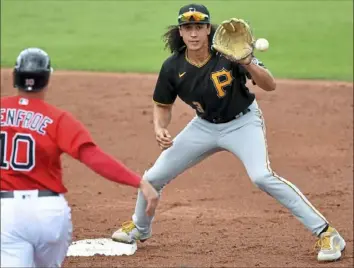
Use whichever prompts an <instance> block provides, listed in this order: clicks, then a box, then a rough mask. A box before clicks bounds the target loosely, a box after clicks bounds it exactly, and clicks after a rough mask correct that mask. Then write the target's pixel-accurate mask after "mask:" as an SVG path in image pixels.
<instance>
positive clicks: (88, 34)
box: [1, 0, 353, 81]
mask: <svg viewBox="0 0 354 268" xmlns="http://www.w3.org/2000/svg"><path fill="white" fill-rule="evenodd" d="M192 2H196V3H200V4H204V5H206V6H207V7H208V9H209V11H210V13H211V18H212V22H213V23H215V24H219V23H220V22H222V21H223V20H226V19H229V18H231V17H238V18H243V19H245V20H247V21H249V22H250V23H251V26H252V27H253V31H254V34H255V37H256V38H260V37H264V38H267V39H268V40H269V42H270V48H269V50H268V51H267V52H256V56H257V57H259V58H260V59H261V60H262V61H264V63H265V64H266V65H267V66H268V67H269V69H271V71H272V73H273V74H274V75H275V76H276V77H282V78H311V79H312V78H313V79H315V78H316V79H319V78H320V79H331V80H332V79H333V80H347V81H352V80H353V1H352V0H317V1H313V0H294V1H292V0H247V1H239V0H238V1H236V0H235V1H225V0H224V1H220V0H218V1H206V0H204V1H203V0H201V1H192ZM188 3H191V1H171V0H160V1H157V0H156V1H148V0H139V1H137V0H129V1H121V0H111V1H105V0H94V1H92V0H81V1H75V0H55V1H53V0H46V1H44V0H2V1H1V66H2V67H12V66H13V64H14V59H15V58H16V56H17V55H18V53H19V52H20V51H21V50H22V49H23V48H25V47H31V46H35V47H41V48H43V49H44V50H46V51H47V52H48V53H49V54H50V56H51V57H52V61H53V66H54V68H55V69H62V70H72V69H79V70H93V71H117V72H148V73H154V72H157V71H159V69H160V66H161V64H162V62H163V61H164V59H165V58H166V57H167V56H168V55H169V53H168V51H165V50H164V49H163V47H164V46H163V42H162V38H161V36H162V35H163V33H164V32H165V31H166V27H167V26H168V25H171V24H176V21H177V14H178V10H179V8H180V7H181V6H182V5H184V4H188Z"/></svg>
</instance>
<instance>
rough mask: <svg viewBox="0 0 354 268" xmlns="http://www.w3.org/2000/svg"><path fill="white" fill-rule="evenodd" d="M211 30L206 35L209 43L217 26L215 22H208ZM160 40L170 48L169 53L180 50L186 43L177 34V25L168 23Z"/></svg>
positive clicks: (166, 47)
mask: <svg viewBox="0 0 354 268" xmlns="http://www.w3.org/2000/svg"><path fill="white" fill-rule="evenodd" d="M210 27H211V30H210V35H209V36H208V39H209V45H211V43H212V41H213V36H214V34H215V31H216V29H217V27H218V25H216V24H210ZM162 40H163V42H164V43H165V49H168V50H170V52H171V53H174V52H179V51H181V50H182V49H183V48H184V47H185V46H186V44H185V43H184V42H183V39H182V37H181V36H180V35H179V27H178V25H170V26H168V27H167V32H166V33H165V34H164V35H163V36H162Z"/></svg>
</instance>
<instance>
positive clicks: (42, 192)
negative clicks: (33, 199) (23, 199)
mask: <svg viewBox="0 0 354 268" xmlns="http://www.w3.org/2000/svg"><path fill="white" fill-rule="evenodd" d="M24 195H25V194H24ZM45 196H59V194H58V193H55V192H52V191H50V190H39V191H38V197H45ZM14 197H15V195H14V192H0V198H14Z"/></svg>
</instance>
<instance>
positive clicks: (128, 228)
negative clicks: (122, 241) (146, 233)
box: [122, 221, 135, 233]
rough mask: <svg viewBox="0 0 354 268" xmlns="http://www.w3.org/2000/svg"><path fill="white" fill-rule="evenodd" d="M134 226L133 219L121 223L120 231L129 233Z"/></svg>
mask: <svg viewBox="0 0 354 268" xmlns="http://www.w3.org/2000/svg"><path fill="white" fill-rule="evenodd" d="M134 228H135V224H134V222H133V221H127V222H124V223H123V224H122V231H123V232H124V233H130V232H131V231H132V230H133V229H134Z"/></svg>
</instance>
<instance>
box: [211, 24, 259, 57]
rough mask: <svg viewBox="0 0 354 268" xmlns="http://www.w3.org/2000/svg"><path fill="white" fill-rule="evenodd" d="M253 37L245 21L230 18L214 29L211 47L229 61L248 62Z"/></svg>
mask: <svg viewBox="0 0 354 268" xmlns="http://www.w3.org/2000/svg"><path fill="white" fill-rule="evenodd" d="M254 42H255V40H254V37H253V35H252V31H251V28H250V26H249V25H248V23H247V22H245V21H244V20H243V19H237V18H232V19H230V20H226V21H223V22H222V23H221V25H220V26H219V27H218V28H217V29H216V32H215V34H214V37H213V44H212V48H213V49H215V50H216V51H218V52H220V53H221V54H223V55H224V56H225V57H226V58H228V59H229V60H231V61H234V62H238V63H240V64H249V63H250V62H251V55H252V52H253V49H254Z"/></svg>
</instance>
